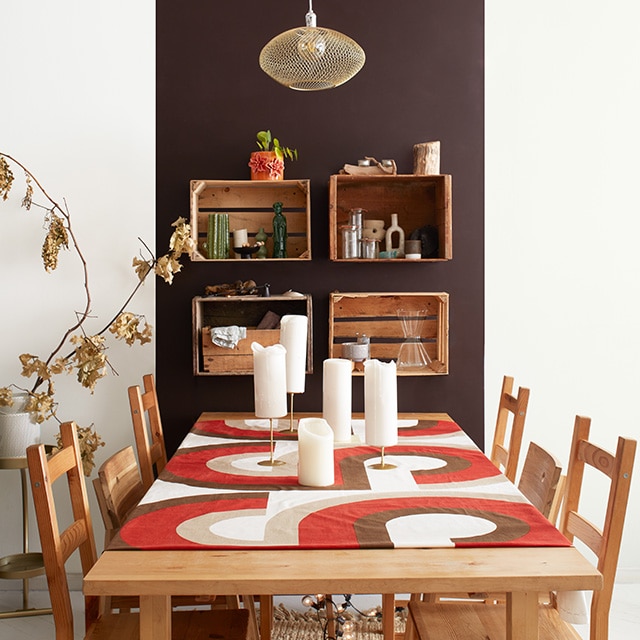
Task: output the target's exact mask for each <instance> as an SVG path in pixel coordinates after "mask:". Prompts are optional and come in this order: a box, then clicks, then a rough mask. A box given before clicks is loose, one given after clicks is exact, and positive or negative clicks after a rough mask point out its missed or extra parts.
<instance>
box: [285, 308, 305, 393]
mask: <svg viewBox="0 0 640 640" xmlns="http://www.w3.org/2000/svg"><path fill="white" fill-rule="evenodd" d="M308 326H309V318H307V316H298V315H286V316H282V319H281V320H280V344H281V345H283V346H284V348H285V349H286V350H287V356H286V362H287V392H288V393H304V383H305V372H306V369H307V330H308V329H307V328H308Z"/></svg>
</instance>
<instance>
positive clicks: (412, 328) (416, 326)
mask: <svg viewBox="0 0 640 640" xmlns="http://www.w3.org/2000/svg"><path fill="white" fill-rule="evenodd" d="M397 314H398V318H400V321H401V322H402V332H403V333H404V342H403V343H402V344H401V345H400V352H399V353H398V365H397V366H398V369H400V370H402V369H423V368H425V367H428V366H429V364H430V363H431V358H430V357H429V355H428V354H427V351H426V349H425V348H424V345H423V344H422V339H421V337H420V336H421V332H422V323H423V322H424V318H425V316H426V315H427V311H426V309H398V312H397Z"/></svg>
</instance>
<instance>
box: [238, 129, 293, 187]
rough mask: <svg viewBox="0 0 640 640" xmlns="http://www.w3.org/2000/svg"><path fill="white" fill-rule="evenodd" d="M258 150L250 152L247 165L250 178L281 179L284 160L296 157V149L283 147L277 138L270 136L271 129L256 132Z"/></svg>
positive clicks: (282, 177)
mask: <svg viewBox="0 0 640 640" xmlns="http://www.w3.org/2000/svg"><path fill="white" fill-rule="evenodd" d="M256 138H257V144H258V148H259V149H260V151H254V152H252V153H251V158H250V160H249V167H250V168H251V179H252V180H283V179H284V161H285V158H289V160H297V159H298V150H297V149H291V148H289V147H283V146H282V145H281V144H280V140H278V138H273V137H272V136H271V131H270V130H269V129H267V130H266V131H258V133H257V134H256Z"/></svg>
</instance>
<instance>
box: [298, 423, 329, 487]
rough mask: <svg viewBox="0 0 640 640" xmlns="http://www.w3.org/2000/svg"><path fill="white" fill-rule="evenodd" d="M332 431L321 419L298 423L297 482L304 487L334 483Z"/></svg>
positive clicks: (325, 485)
mask: <svg viewBox="0 0 640 640" xmlns="http://www.w3.org/2000/svg"><path fill="white" fill-rule="evenodd" d="M333 465H334V463H333V431H332V430H331V427H330V426H329V424H328V423H327V421H326V420H324V419H323V418H301V419H300V421H299V422H298V482H299V483H300V484H301V485H304V486H306V487H328V486H330V485H332V484H333V483H334V467H333Z"/></svg>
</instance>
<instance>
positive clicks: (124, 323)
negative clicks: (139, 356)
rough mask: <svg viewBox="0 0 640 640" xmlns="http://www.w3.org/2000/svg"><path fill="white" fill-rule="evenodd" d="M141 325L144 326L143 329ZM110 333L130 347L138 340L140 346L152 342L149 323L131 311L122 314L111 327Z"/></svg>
mask: <svg viewBox="0 0 640 640" xmlns="http://www.w3.org/2000/svg"><path fill="white" fill-rule="evenodd" d="M141 323H144V326H143V327H142V328H141ZM109 331H110V332H111V333H113V334H114V335H115V336H116V338H120V339H121V340H124V341H125V342H126V343H127V344H128V345H130V346H131V345H132V344H134V343H135V341H136V340H138V341H139V342H140V344H145V343H147V342H151V333H152V329H151V326H150V325H149V324H148V323H147V321H146V319H145V318H143V316H139V315H136V314H135V313H131V312H129V311H124V312H123V313H121V314H120V315H119V316H118V317H117V318H116V319H115V320H114V321H113V323H112V324H111V326H110V327H109Z"/></svg>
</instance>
